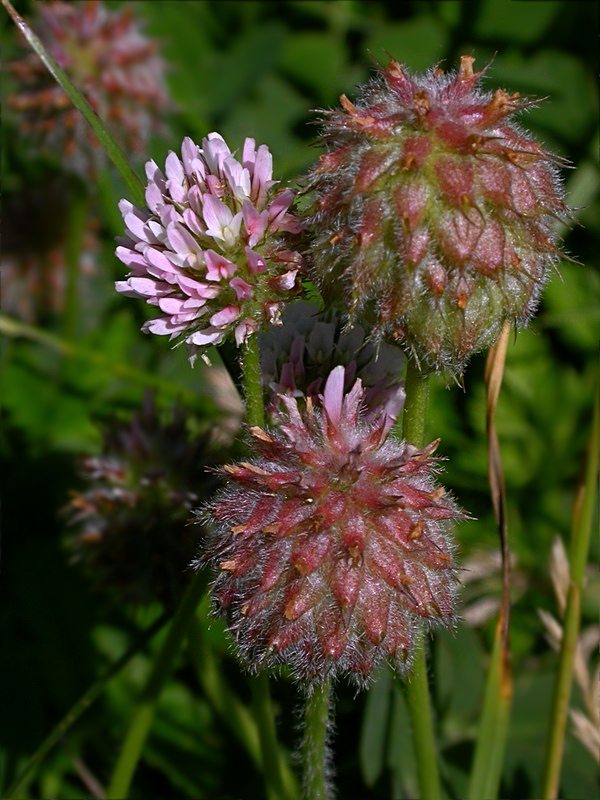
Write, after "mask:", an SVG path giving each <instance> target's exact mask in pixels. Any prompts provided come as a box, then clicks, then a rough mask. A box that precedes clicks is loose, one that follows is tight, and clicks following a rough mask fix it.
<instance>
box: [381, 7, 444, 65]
mask: <svg viewBox="0 0 600 800" xmlns="http://www.w3.org/2000/svg"><path fill="white" fill-rule="evenodd" d="M447 45H448V32H447V31H446V29H445V28H444V26H443V25H442V23H441V22H440V21H439V20H437V19H436V18H435V17H432V16H430V15H429V14H421V15H419V16H416V17H413V18H411V19H408V20H406V22H392V23H384V24H382V25H381V26H378V27H374V30H373V32H372V33H371V35H370V36H369V38H368V39H367V42H366V48H367V49H368V50H370V51H371V52H372V53H373V57H374V58H375V59H376V60H377V61H384V62H385V61H387V55H386V51H387V52H389V54H390V55H391V56H393V57H394V58H395V59H396V60H397V61H399V62H400V63H401V64H405V65H406V66H407V67H408V69H410V70H421V69H427V68H428V67H430V66H431V65H432V64H434V63H435V62H436V61H439V60H440V59H442V58H444V56H445V55H446V47H447Z"/></svg>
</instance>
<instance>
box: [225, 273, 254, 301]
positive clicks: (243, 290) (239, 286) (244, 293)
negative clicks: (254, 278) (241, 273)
mask: <svg viewBox="0 0 600 800" xmlns="http://www.w3.org/2000/svg"><path fill="white" fill-rule="evenodd" d="M229 285H230V286H231V288H232V289H234V290H235V293H236V295H237V299H238V300H247V299H248V298H249V297H252V295H253V293H254V290H253V288H252V286H250V284H249V283H246V281H244V280H242V279H241V278H234V279H233V280H231V281H229Z"/></svg>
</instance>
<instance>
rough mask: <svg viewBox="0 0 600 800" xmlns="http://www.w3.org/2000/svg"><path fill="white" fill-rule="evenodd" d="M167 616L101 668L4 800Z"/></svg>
mask: <svg viewBox="0 0 600 800" xmlns="http://www.w3.org/2000/svg"><path fill="white" fill-rule="evenodd" d="M167 619H168V614H163V615H162V616H161V617H159V618H158V619H157V620H156V621H155V622H154V623H153V624H152V625H150V627H149V628H148V629H147V630H145V631H144V632H143V633H142V634H141V636H139V637H138V638H137V639H136V640H135V642H134V643H133V644H132V645H131V647H129V649H128V650H126V651H125V653H123V655H122V656H121V658H119V659H117V661H115V663H114V664H111V665H110V667H109V668H108V669H107V670H106V672H104V673H103V674H102V675H101V676H100V677H99V678H98V680H97V681H96V682H95V683H94V684H93V686H90V688H89V689H88V690H87V691H86V692H85V693H84V694H83V695H82V696H81V697H80V698H79V700H77V702H76V703H75V704H74V705H73V706H72V708H70V709H69V711H67V713H66V714H65V716H64V717H63V718H62V719H61V721H60V722H59V723H58V725H57V726H56V727H55V728H54V729H53V730H52V731H51V733H50V734H49V735H48V736H47V737H46V738H45V739H44V741H43V742H42V744H41V745H40V746H39V747H38V749H37V750H36V751H35V753H34V754H33V755H32V756H31V758H30V759H29V761H28V762H27V765H26V767H25V769H24V770H23V771H22V772H21V774H20V775H19V776H18V777H17V778H16V779H15V781H14V782H13V783H12V785H11V786H9V788H8V789H7V792H6V800H11V798H13V797H15V796H16V795H17V793H18V792H19V790H20V789H21V788H22V787H23V786H24V784H25V783H26V782H27V780H28V779H29V778H30V776H31V773H32V772H33V771H34V770H35V769H37V767H39V766H40V764H41V762H42V761H43V759H44V758H45V757H46V756H47V755H48V753H49V752H50V750H52V748H53V747H54V745H56V744H57V743H58V742H59V741H60V740H61V739H62V738H63V736H64V735H65V733H66V732H67V731H68V730H69V728H70V727H71V726H72V725H74V724H75V722H77V720H78V719H79V717H81V715H82V714H83V713H84V711H87V709H88V708H89V707H90V706H91V705H92V703H93V702H94V701H95V700H96V699H97V698H98V697H99V696H100V694H102V692H103V691H104V688H105V687H106V685H107V683H108V682H109V681H110V680H112V678H114V677H115V675H118V673H119V672H120V671H121V670H122V669H123V668H124V667H125V666H126V665H127V664H128V663H129V662H130V661H131V659H132V658H133V656H134V655H135V654H136V653H139V652H140V650H141V649H142V648H143V647H144V645H145V644H146V642H148V641H149V640H150V639H151V638H152V637H153V636H154V634H155V633H157V632H158V631H159V630H160V629H161V628H162V626H163V625H164V624H165V622H166V621H167Z"/></svg>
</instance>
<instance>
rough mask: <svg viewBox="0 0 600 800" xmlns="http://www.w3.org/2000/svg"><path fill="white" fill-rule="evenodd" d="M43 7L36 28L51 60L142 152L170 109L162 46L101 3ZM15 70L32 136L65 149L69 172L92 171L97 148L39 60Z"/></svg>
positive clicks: (90, 0) (18, 99) (15, 103)
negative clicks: (160, 52) (161, 53)
mask: <svg viewBox="0 0 600 800" xmlns="http://www.w3.org/2000/svg"><path fill="white" fill-rule="evenodd" d="M36 5H37V6H38V9H37V10H38V15H39V17H38V19H37V20H35V21H34V22H33V27H34V28H35V30H36V33H37V35H38V36H39V37H40V39H41V40H42V43H43V44H44V46H45V47H46V49H47V50H48V52H49V53H50V55H51V56H52V57H53V58H54V59H55V60H56V61H57V63H58V64H59V66H60V67H62V68H63V69H64V70H65V71H66V72H67V73H68V74H69V76H70V77H71V78H72V80H73V81H74V82H75V84H76V85H77V87H78V88H79V89H81V90H82V91H83V93H84V94H85V95H86V97H87V99H88V101H89V102H90V104H91V105H92V107H93V108H94V110H95V111H96V112H97V113H98V114H99V116H100V117H101V118H102V119H103V120H104V121H105V122H106V123H108V125H109V126H110V127H111V128H112V130H113V131H114V133H115V134H116V136H117V138H118V139H119V140H120V141H121V143H122V144H123V145H124V146H125V147H126V148H127V149H131V150H134V151H135V152H142V151H143V149H144V146H145V144H146V142H147V141H148V138H149V137H150V134H151V133H152V131H155V130H159V129H160V128H161V121H160V115H161V113H163V112H164V111H165V110H167V109H168V108H169V107H170V106H171V103H170V101H169V99H168V95H167V92H166V89H165V86H164V78H163V74H164V64H163V61H162V59H161V58H159V56H158V55H157V54H156V42H154V41H152V40H150V39H148V38H147V37H145V36H144V35H143V34H142V33H141V31H140V30H139V27H138V23H137V21H136V20H135V18H134V12H133V8H132V7H131V6H128V7H126V8H120V9H117V10H114V11H109V10H108V9H107V7H106V6H105V5H104V4H103V3H102V2H100V1H99V0H86V2H69V3H66V2H61V0H52V2H44V3H37V4H36ZM9 68H10V70H11V72H12V73H13V75H15V77H16V78H17V79H18V80H19V81H20V83H21V88H20V91H19V92H18V93H17V94H14V95H13V96H12V97H10V98H9V104H10V106H11V107H12V108H14V109H15V110H16V111H19V112H20V113H21V114H22V116H23V118H24V120H25V127H26V129H27V130H29V131H30V132H31V133H32V134H34V135H37V136H38V137H40V138H42V140H45V141H46V142H47V144H48V145H50V146H52V145H55V146H58V147H61V148H62V149H63V151H64V153H65V155H67V156H69V157H70V159H69V162H68V163H69V165H70V166H72V167H75V168H76V169H77V170H78V171H87V170H89V169H90V168H91V167H92V166H93V158H94V157H95V156H94V152H93V151H94V149H97V148H98V147H99V145H98V141H97V139H96V138H95V136H94V134H93V133H92V132H91V130H90V128H89V125H88V124H87V122H86V121H85V120H84V119H83V117H82V116H81V114H80V112H79V111H77V109H75V108H73V106H72V104H71V101H70V100H69V98H68V97H67V95H66V94H65V92H64V91H63V90H62V89H61V88H60V86H58V84H57V83H56V82H55V81H54V78H53V77H52V76H51V75H50V73H49V72H48V70H47V69H46V67H45V66H44V65H43V64H42V62H41V61H40V60H39V58H38V56H37V55H36V54H34V53H30V54H29V55H27V56H25V57H24V58H22V59H20V60H18V61H15V62H12V63H11V64H10V65H9Z"/></svg>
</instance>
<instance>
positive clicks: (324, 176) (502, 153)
mask: <svg viewBox="0 0 600 800" xmlns="http://www.w3.org/2000/svg"><path fill="white" fill-rule="evenodd" d="M473 61H474V59H473V58H472V57H471V56H463V57H462V58H461V64H460V68H459V70H458V72H456V73H450V74H444V73H443V72H442V70H440V69H432V70H429V71H428V72H427V73H425V74H424V75H415V76H410V75H409V74H407V73H406V71H405V70H404V69H403V68H401V66H400V64H398V63H397V62H396V61H394V60H393V59H392V60H391V61H390V63H389V64H388V66H387V68H386V69H385V70H384V69H382V68H380V69H379V72H380V74H379V76H378V78H377V79H375V80H373V81H372V82H371V83H369V84H367V85H366V86H364V87H363V88H362V90H361V92H360V94H359V97H358V100H357V101H356V104H353V103H352V102H351V101H350V100H348V98H347V97H345V96H342V99H341V102H342V106H343V110H340V111H332V112H328V117H327V119H326V121H325V132H324V137H323V138H324V143H325V145H326V146H327V149H328V152H327V154H326V155H323V156H322V157H321V160H320V163H319V164H318V165H317V166H316V167H315V168H314V170H313V171H312V173H311V175H310V180H309V186H310V188H312V189H313V190H314V191H315V192H316V203H315V209H314V214H313V217H312V223H313V229H314V233H315V237H316V238H315V242H314V245H313V248H312V249H313V260H314V277H315V280H316V281H317V282H318V283H319V284H320V286H321V288H322V290H323V291H325V292H334V293H335V292H339V287H340V286H341V285H343V286H344V292H345V299H346V301H347V303H348V305H349V306H350V318H351V319H353V320H354V319H357V318H359V319H364V320H366V321H367V322H369V323H370V324H371V325H372V326H373V328H374V335H375V336H376V337H380V336H383V335H391V336H392V337H394V338H396V339H398V340H400V341H401V342H402V343H403V344H404V345H405V346H406V347H407V348H408V349H409V350H410V351H412V353H413V355H414V356H415V357H416V358H417V359H419V360H420V361H422V362H424V364H425V365H427V366H430V367H433V368H435V369H441V370H451V371H456V372H462V370H463V369H464V366H465V363H466V361H467V359H468V357H469V356H470V355H471V354H472V353H475V352H478V351H480V350H482V349H484V348H486V347H487V346H489V345H490V344H492V343H493V342H494V341H495V340H496V338H497V336H498V334H499V332H500V330H501V328H502V325H503V324H504V322H505V321H506V320H510V321H511V322H513V323H515V324H518V325H522V324H525V323H526V322H527V320H528V319H529V318H530V316H531V314H532V313H533V311H534V309H535V306H536V304H537V301H538V298H539V294H540V289H541V287H542V285H543V283H544V281H545V280H546V277H547V272H548V269H549V267H550V266H551V265H552V264H554V263H555V262H556V261H557V258H558V255H559V250H558V249H557V247H556V245H555V236H554V234H553V232H552V227H551V223H552V222H553V217H560V218H564V217H565V216H566V214H567V208H566V206H565V204H564V201H563V192H562V189H561V186H560V183H559V180H558V176H557V167H556V164H557V163H558V161H559V159H558V158H557V157H556V156H553V155H552V154H550V153H548V152H547V151H546V150H544V148H543V147H541V146H540V144H538V143H537V142H536V141H535V140H534V139H533V138H532V137H531V136H530V135H529V134H528V133H526V132H524V131H523V130H522V129H521V128H519V127H518V126H517V125H516V124H515V123H514V122H513V121H512V117H514V115H515V113H516V112H518V111H520V110H522V109H524V108H527V107H529V106H531V105H534V104H535V103H534V102H533V101H530V100H524V99H522V98H520V97H519V95H518V94H511V95H509V94H507V93H506V92H505V91H503V90H500V89H499V90H497V91H496V92H494V93H493V94H492V93H489V92H483V91H482V90H481V89H480V88H479V87H478V83H479V81H480V78H481V77H482V75H483V72H484V70H482V71H481V72H477V73H475V72H473V67H472V65H473Z"/></svg>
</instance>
